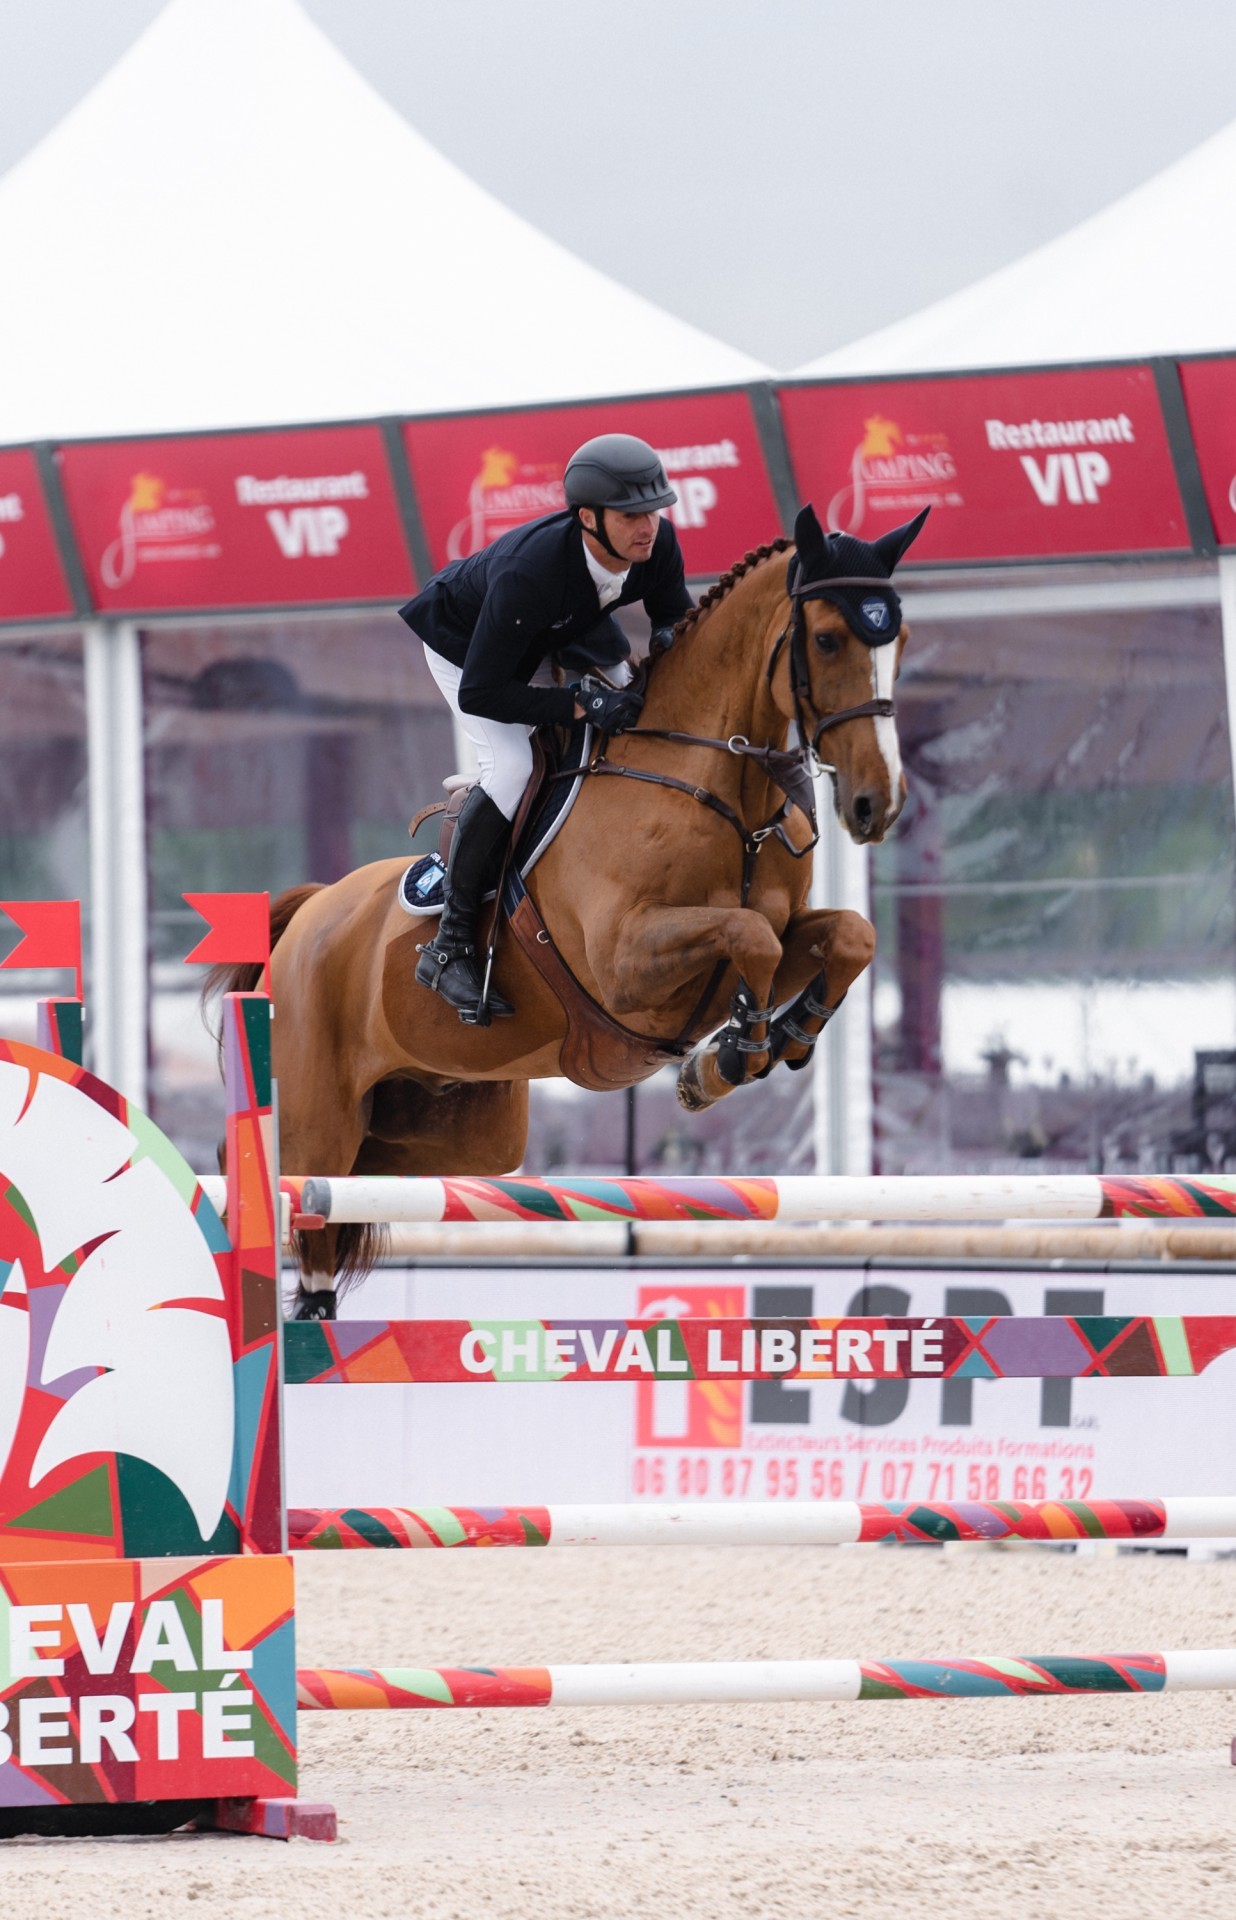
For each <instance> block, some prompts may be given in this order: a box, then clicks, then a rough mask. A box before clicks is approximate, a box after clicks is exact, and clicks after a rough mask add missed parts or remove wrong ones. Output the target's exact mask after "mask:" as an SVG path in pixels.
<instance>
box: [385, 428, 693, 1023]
mask: <svg viewBox="0 0 1236 1920" xmlns="http://www.w3.org/2000/svg"><path fill="white" fill-rule="evenodd" d="M564 490H565V493H566V501H567V504H566V507H565V508H564V509H563V510H562V511H561V512H559V513H551V514H546V515H545V516H544V518H542V519H540V520H533V521H532V522H531V523H530V524H529V525H527V526H522V527H515V528H513V529H512V531H511V532H510V533H504V534H503V535H501V537H500V538H499V539H497V540H495V541H494V542H493V544H492V545H491V546H488V547H485V548H483V549H482V550H481V551H480V552H479V553H474V554H470V555H468V557H467V558H466V559H463V560H456V561H453V562H452V563H451V565H450V566H448V567H444V568H443V570H442V571H441V572H440V573H437V574H435V575H434V577H433V579H432V580H430V582H429V584H428V585H427V586H426V587H425V589H424V591H423V592H421V593H419V594H418V595H417V597H416V598H415V600H410V601H409V602H408V604H407V605H406V606H405V607H401V608H400V617H401V619H403V620H404V621H406V622H407V624H408V626H409V627H411V629H412V631H413V632H414V633H415V634H416V635H417V637H418V638H419V639H420V640H421V641H422V643H423V645H424V648H425V658H426V660H427V662H428V663H429V670H430V672H431V673H432V674H433V677H434V679H435V681H436V682H437V684H438V687H439V688H440V689H441V692H442V695H443V698H444V699H445V700H446V703H447V705H448V706H449V707H450V709H451V712H452V713H453V714H454V716H455V718H456V720H457V721H458V722H459V724H460V726H461V728H462V729H463V732H464V733H465V734H466V735H467V737H468V739H469V740H470V741H471V742H472V745H473V746H474V747H475V749H476V757H477V761H478V764H479V767H480V777H479V780H478V782H477V784H476V786H475V787H473V789H472V791H471V793H470V794H469V795H468V798H467V800H466V801H465V803H464V807H463V810H462V812H461V813H460V815H459V818H458V821H457V823H456V828H455V837H454V840H453V842H452V845H451V851H450V857H449V860H448V862H447V869H446V880H445V903H444V905H443V908H442V917H441V919H440V921H439V922H438V929H437V932H436V934H435V935H434V937H433V939H432V940H431V941H429V942H427V943H426V944H425V945H423V946H422V947H420V948H419V949H418V951H419V953H420V959H419V960H418V961H417V964H416V978H417V981H418V982H419V983H420V985H421V986H423V987H430V988H432V989H433V991H434V992H435V993H439V994H441V996H442V998H443V999H444V1000H445V1001H446V1002H447V1004H448V1005H449V1006H452V1007H454V1008H456V1009H457V1010H458V1012H459V1014H460V1016H461V1018H465V1019H466V1018H468V1017H469V1016H474V1015H475V1013H476V1011H477V1008H478V1007H479V1005H480V1001H481V996H482V981H481V975H480V970H479V968H478V965H477V957H476V923H477V916H478V914H479V912H480V906H481V898H482V894H483V892H484V888H485V883H486V879H487V876H488V874H489V871H490V865H491V861H492V859H493V856H494V854H495V852H496V851H497V850H498V848H499V847H501V845H502V843H503V840H504V839H505V837H506V835H507V834H508V833H509V831H510V827H511V822H512V820H513V819H514V817H515V814H516V811H517V810H518V807H519V803H520V800H521V799H522V797H523V793H524V789H525V787H526V786H527V784H528V780H529V778H530V776H531V773H532V747H531V736H532V733H533V731H534V729H535V728H537V727H539V726H545V725H562V726H569V725H570V724H571V722H572V720H582V719H587V720H590V721H591V722H592V723H593V725H594V726H595V727H597V728H598V729H599V730H600V731H601V732H603V733H609V734H613V733H621V732H623V731H624V730H625V729H626V728H628V727H632V726H634V724H635V722H636V721H637V720H638V719H639V715H640V710H641V708H642V706H643V699H642V697H641V695H640V694H639V693H637V692H636V691H635V690H634V689H633V688H631V687H630V686H629V684H628V683H629V682H630V679H631V670H630V667H629V665H628V663H627V656H628V654H629V653H630V647H629V646H628V644H627V641H626V638H625V636H624V635H623V633H622V630H621V628H620V627H619V625H618V623H617V621H616V620H615V619H614V618H613V616H612V614H611V612H610V609H611V608H612V607H615V606H623V607H625V606H630V605H632V604H633V603H634V602H635V601H642V602H643V605H644V608H645V610H646V612H647V614H648V617H649V619H650V621H651V622H652V626H653V628H654V630H656V629H659V628H664V627H669V626H672V625H673V624H674V622H675V621H677V620H679V619H681V617H682V616H683V614H684V613H686V612H687V611H688V610H689V608H690V607H691V605H692V601H691V596H690V594H689V593H688V592H687V587H686V580H685V576H684V572H683V563H682V552H681V550H680V548H679V545H678V536H677V534H676V533H675V532H674V528H673V525H672V523H671V522H670V521H669V520H666V519H663V518H662V509H663V508H665V507H670V506H673V504H674V502H675V500H676V499H677V498H678V496H677V494H676V493H675V492H674V491H673V489H672V487H671V486H670V484H669V482H668V480H667V479H666V476H665V468H664V467H663V466H662V464H661V461H660V459H659V458H658V456H657V454H656V453H655V452H654V451H653V449H652V448H651V447H650V446H648V445H647V443H646V442H645V441H643V440H637V439H636V438H635V437H634V436H633V435H631V434H627V433H605V434H601V435H599V436H598V437H597V438H596V439H594V440H588V441H586V442H585V444H584V445H583V446H582V447H580V448H579V450H578V451H577V452H576V453H574V454H573V455H572V457H571V459H570V461H569V462H568V464H567V469H566V475H565V479H564ZM550 656H553V657H554V658H555V659H556V661H557V663H558V664H559V665H560V666H561V668H562V669H563V671H564V673H565V674H566V676H567V680H568V682H570V681H571V680H572V677H574V679H575V680H576V681H578V679H579V677H580V675H581V674H582V675H584V676H587V670H588V668H589V667H600V668H602V669H603V670H604V672H605V673H606V676H607V679H608V680H609V681H610V682H611V683H613V684H609V685H607V684H605V683H604V682H602V681H599V680H594V679H592V678H590V677H584V678H583V682H582V685H581V684H566V685H562V686H554V685H544V686H542V685H532V684H530V682H531V681H532V680H533V678H534V676H536V677H538V678H540V677H543V676H542V675H539V674H538V669H542V668H543V666H544V663H545V662H546V661H547V660H548V659H549V658H550ZM489 1011H490V1013H491V1014H499V1015H505V1014H510V1013H512V1012H513V1011H514V1009H513V1008H512V1007H511V1005H510V1003H509V1002H508V1001H506V1000H504V999H503V998H502V997H501V995H499V994H497V993H495V992H493V991H492V990H491V992H490V995H489Z"/></svg>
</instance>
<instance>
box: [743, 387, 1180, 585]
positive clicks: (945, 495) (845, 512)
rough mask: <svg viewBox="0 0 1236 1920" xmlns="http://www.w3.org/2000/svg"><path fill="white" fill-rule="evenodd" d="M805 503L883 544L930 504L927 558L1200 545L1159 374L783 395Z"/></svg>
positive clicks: (922, 545)
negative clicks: (1191, 527) (1174, 454)
mask: <svg viewBox="0 0 1236 1920" xmlns="http://www.w3.org/2000/svg"><path fill="white" fill-rule="evenodd" d="M779 399H780V403H781V410H782V416H783V419H784V422H785V431H786V438H787V441H788V444H789V450H790V458H791V461H792V464H793V467H794V473H795V477H796V479H797V483H798V491H799V494H800V497H801V498H802V499H804V500H810V501H812V502H813V503H814V505H815V508H816V511H817V512H818V514H819V516H820V518H821V520H823V521H824V523H825V524H826V525H827V526H828V527H830V528H836V529H839V530H841V531H844V532H847V533H855V534H860V535H861V536H862V538H863V539H865V540H871V539H875V538H876V536H877V535H879V534H880V533H883V532H886V531H887V530H888V529H889V528H890V527H894V526H898V525H900V524H901V523H902V522H903V521H905V520H908V519H909V518H910V517H911V516H912V515H913V514H915V513H917V512H918V511H919V510H920V508H922V507H930V508H931V510H932V511H931V517H930V519H929V520H928V522H927V525H926V527H925V528H924V530H923V533H922V535H921V537H920V538H919V540H918V541H917V543H916V545H915V549H914V561H915V564H916V565H917V564H919V563H920V562H922V561H949V560H958V561H972V560H1001V559H1008V560H1019V559H1025V560H1030V559H1051V558H1054V557H1057V556H1063V555H1087V554H1096V555H1097V554H1119V553H1141V552H1167V551H1173V550H1178V549H1182V548H1188V547H1189V546H1190V545H1191V542H1190V539H1189V533H1188V528H1187V525H1186V521H1185V514H1184V508H1183V506H1182V504H1181V500H1180V493H1179V489H1178V487H1177V483H1176V475H1175V470H1174V467H1173V464H1172V458H1171V454H1170V451H1169V448H1168V443H1167V435H1166V432H1165V430H1164V425H1163V417H1162V413H1161V410H1160V407H1159V399H1158V394H1157V391H1156V388H1155V382H1154V375H1153V373H1152V372H1151V370H1150V368H1149V367H1135V366H1122V367H1090V368H1081V369H1061V370H1059V371H1054V370H1053V371H1049V372H1043V373H1000V374H967V375H964V376H960V377H957V378H948V379H944V378H937V379H927V380H871V381H867V380H863V381H852V382H850V381H847V382H844V383H840V384H838V385H835V386H810V387H787V388H783V389H781V391H780V394H779Z"/></svg>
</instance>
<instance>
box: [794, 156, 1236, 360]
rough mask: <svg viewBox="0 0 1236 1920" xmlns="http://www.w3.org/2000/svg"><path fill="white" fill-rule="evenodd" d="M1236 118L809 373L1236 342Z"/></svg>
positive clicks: (1115, 355)
mask: <svg viewBox="0 0 1236 1920" xmlns="http://www.w3.org/2000/svg"><path fill="white" fill-rule="evenodd" d="M1234 232H1236V122H1233V124H1232V125H1231V126H1229V127H1225V128H1224V130H1223V131H1222V132H1221V133H1217V134H1215V136H1214V137H1213V139H1210V140H1207V141H1205V142H1204V143H1203V144H1202V145H1201V146H1200V147H1195V148H1194V149H1193V151H1192V152H1191V153H1187V154H1186V155H1185V156H1184V158H1183V159H1182V160H1178V161H1176V162H1175V164H1174V165H1172V166H1170V167H1167V168H1165V169H1164V171H1163V172H1162V173H1159V174H1156V175H1155V177H1154V179H1153V180H1149V181H1147V182H1146V184H1145V185H1144V186H1141V187H1138V188H1136V189H1135V190H1134V192H1132V193H1129V194H1126V195H1125V196H1124V198H1123V199H1121V200H1117V201H1116V203H1115V204H1114V205H1113V206H1110V207H1108V208H1106V209H1105V210H1104V211H1103V212H1102V213H1098V214H1095V215H1094V216H1093V217H1092V218H1091V219H1089V220H1084V221H1083V222H1082V224H1081V225H1080V226H1078V227H1074V228H1073V229H1072V230H1071V231H1070V232H1068V233H1065V234H1062V235H1061V236H1060V238H1059V239H1057V240H1052V241H1049V242H1048V244H1047V245H1046V246H1043V247H1037V248H1036V249H1035V250H1034V252H1033V253H1029V254H1027V255H1026V256H1025V258H1024V259H1022V260H1018V261H1016V262H1015V263H1014V264H1013V265H1012V266H1010V267H1003V268H1002V269H1001V270H1000V271H999V272H998V273H993V274H989V275H988V277H987V278H986V279H984V280H979V281H977V282H976V283H975V284H974V285H973V286H970V287H965V288H963V289H962V291H961V292H960V293H955V294H951V295H950V296H949V298H948V299H946V300H937V301H936V302H935V303H934V304H933V305H931V306H929V307H924V308H922V310H921V311H920V312H918V313H913V314H910V315H909V316H908V318H906V319H905V320H898V321H896V322H895V323H894V324H893V325H892V326H888V327H881V328H880V329H879V330H878V331H877V332H875V333H869V334H867V335H865V336H864V337H863V338H862V339H860V340H855V341H852V342H851V343H850V344H849V345H848V346H844V347H839V348H837V349H836V350H835V351H834V352H832V353H826V354H823V355H822V356H821V357H820V358H819V359H818V360H812V361H811V362H810V363H809V364H808V365H807V366H805V367H800V368H798V372H799V373H800V374H806V375H810V374H821V375H828V374H848V373H897V372H902V371H911V370H924V369H927V368H937V367H939V368H946V367H987V366H1017V365H1021V364H1033V363H1035V362H1038V361H1048V362H1054V361H1061V360H1119V359H1141V358H1143V357H1145V356H1146V355H1149V354H1158V353H1163V354H1178V353H1210V352H1214V351H1225V350H1227V349H1230V348H1232V347H1236V248H1234V247H1233V245H1232V236H1233V233H1234Z"/></svg>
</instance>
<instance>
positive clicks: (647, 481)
mask: <svg viewBox="0 0 1236 1920" xmlns="http://www.w3.org/2000/svg"><path fill="white" fill-rule="evenodd" d="M562 484H563V489H564V491H565V493H566V500H567V505H568V506H569V507H573V508H575V509H576V510H577V511H578V509H579V508H580V507H590V508H591V509H592V511H593V513H595V515H596V519H597V530H596V535H595V538H596V539H598V540H599V541H600V542H601V545H602V546H603V547H604V548H605V549H606V551H607V552H608V553H614V549H613V547H612V546H611V545H610V543H609V536H608V535H607V533H606V531H605V521H604V518H603V516H604V514H605V511H606V509H607V508H612V509H614V511H616V512H618V513H655V512H656V511H657V509H658V508H660V507H672V506H673V504H674V502H675V501H676V500H677V498H678V495H677V494H676V493H675V492H674V489H673V488H672V487H671V485H670V483H669V481H668V480H667V479H666V477H665V468H664V467H663V466H662V464H661V460H660V456H659V455H658V454H657V453H656V452H655V451H654V450H653V448H652V447H650V446H649V445H648V442H647V441H646V440H637V439H636V437H635V435H634V434H633V433H599V434H597V436H596V438H595V439H593V440H585V442H584V444H583V446H582V447H579V448H577V450H576V451H575V452H574V453H573V454H572V455H571V458H570V459H569V460H568V461H567V469H566V473H565V475H564V476H563V483H562ZM614 557H615V559H617V558H618V556H617V554H614Z"/></svg>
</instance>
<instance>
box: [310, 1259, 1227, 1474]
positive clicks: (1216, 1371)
mask: <svg viewBox="0 0 1236 1920" xmlns="http://www.w3.org/2000/svg"><path fill="white" fill-rule="evenodd" d="M1234 1300H1236V1280H1234V1279H1233V1278H1232V1277H1230V1276H1228V1275H1226V1274H1206V1273H1201V1274H1195V1273H1180V1272H1179V1271H1177V1270H1174V1269H1172V1268H1167V1269H1166V1270H1164V1271H1161V1272H1154V1273H1137V1274H1118V1273H1100V1272H1091V1273H1085V1272H1081V1273H1063V1272H1059V1271H1050V1272H1035V1273H1023V1272H1017V1273H1009V1272H1001V1271H995V1270H992V1271H919V1270H914V1271H902V1270H898V1271H894V1270H882V1271H877V1272H873V1273H864V1272H862V1271H855V1270H845V1271H841V1270H836V1269H832V1270H809V1269H808V1270H804V1269H802V1268H795V1269H784V1268H783V1269H773V1268H770V1269H766V1270H759V1269H754V1268H747V1267H744V1268H741V1269H735V1268H732V1267H730V1268H723V1267H718V1268H716V1269H709V1270H704V1269H699V1268H695V1269H682V1268H678V1269H672V1268H666V1269H665V1270H663V1271H649V1270H647V1269H645V1270H642V1271H632V1272H622V1271H615V1272H610V1271H604V1270H596V1269H588V1268H580V1269H577V1270H576V1269H571V1270H564V1269H554V1270H550V1271H546V1270H543V1269H542V1270H535V1269H532V1268H527V1269H523V1270H514V1271H507V1270H503V1271H497V1270H494V1269H482V1268H478V1269H463V1268H452V1269H446V1268H421V1269H418V1270H416V1271H412V1272H391V1271H386V1272H382V1273H379V1274H376V1275H374V1276H373V1277H372V1278H371V1279H370V1280H369V1281H367V1282H366V1283H365V1285H364V1286H363V1287H362V1288H360V1289H358V1290H357V1291H356V1292H355V1293H354V1294H353V1295H352V1296H351V1298H350V1300H349V1301H348V1302H347V1303H346V1311H347V1312H348V1313H349V1315H350V1316H351V1317H356V1318H361V1319H373V1318H377V1317H380V1316H389V1317H390V1318H392V1319H394V1318H408V1319H416V1318H422V1317H423V1318H428V1319H432V1318H436V1317H443V1318H459V1317H468V1318H476V1319H482V1318H485V1317H486V1316H499V1317H502V1318H508V1319H510V1318H517V1317H525V1316H526V1317H528V1318H537V1317H543V1318H547V1319H555V1318H557V1319H561V1318H564V1317H566V1318H573V1319H576V1320H579V1319H583V1318H592V1317H595V1318H597V1319H604V1318H607V1317H614V1318H625V1317H632V1316H639V1317H641V1318H655V1317H658V1316H665V1317H671V1318H677V1317H680V1316H684V1315H701V1316H702V1315H725V1316H729V1315H733V1316H747V1315H752V1316H758V1317H769V1318H778V1317H782V1316H784V1317H787V1318H795V1319H798V1318H804V1317H811V1316H812V1315H825V1316H836V1315H842V1314H891V1315H895V1316H900V1315H911V1316H917V1315H929V1314H947V1315H952V1314H961V1315H976V1314H977V1315H987V1314H997V1313H1014V1314H1032V1315H1038V1314H1044V1313H1047V1314H1056V1313H1059V1314H1116V1315H1125V1314H1138V1313H1160V1314H1162V1313H1226V1312H1230V1311H1232V1310H1233V1301H1234ZM1234 1384H1236V1354H1229V1355H1226V1356H1224V1357H1222V1358H1220V1359H1219V1360H1216V1361H1215V1362H1214V1363H1213V1364H1212V1365H1211V1366H1210V1367H1209V1368H1208V1369H1207V1370H1206V1372H1205V1373H1203V1374H1202V1375H1200V1376H1199V1377H1197V1378H1168V1379H1162V1378H1135V1379H1128V1380H1111V1379H1101V1380H1049V1381H1039V1380H993V1381H988V1380H975V1381H969V1380H948V1381H900V1380H893V1381H878V1382H875V1383H872V1384H869V1385H861V1384H858V1383H854V1382H841V1381H831V1380H830V1381H816V1382H812V1383H810V1384H808V1383H806V1382H799V1381H795V1380H788V1381H784V1382H782V1381H746V1382H732V1383H731V1382H703V1383H699V1384H696V1383H685V1384H678V1383H656V1384H645V1385H635V1384H632V1385H630V1386H625V1385H614V1384H610V1383H606V1384H605V1385H603V1386H602V1385H598V1386H595V1387H591V1388H590V1387H588V1386H586V1385H580V1384H566V1383H563V1384H551V1385H544V1386H521V1388H520V1391H519V1392H518V1393H515V1392H512V1391H508V1390H506V1389H504V1388H503V1387H502V1386H501V1385H499V1384H497V1383H495V1385H494V1388H493V1391H492V1392H488V1393H486V1392H478V1391H477V1389H476V1387H475V1386H474V1385H469V1386H468V1387H466V1388H465V1387H460V1386H421V1387H415V1386H414V1387H402V1386H383V1387H351V1388H339V1389H323V1388H319V1387H314V1388H308V1387H302V1388H292V1389H290V1390H289V1392H288V1395H287V1404H288V1444H289V1462H288V1465H289V1472H288V1498H289V1503H290V1504H291V1505H293V1506H297V1505H304V1506H344V1505H349V1504H358V1505H363V1504H373V1505H386V1506H415V1505H419V1504H425V1503H433V1504H449V1505H461V1506H490V1505H503V1504H510V1503H515V1502H518V1501H537V1502H552V1501H605V1500H642V1499H647V1500H666V1499H673V1500H691V1499H700V1500H720V1501H725V1500H821V1499H824V1500H862V1501H889V1500H897V1501H902V1500H911V1501H913V1500H924V1501H935V1502H949V1501H958V1500H1054V1499H1075V1500H1085V1499H1088V1498H1091V1497H1094V1498H1111V1497H1118V1496H1123V1497H1134V1498H1138V1497H1147V1498H1148V1497H1152V1496H1160V1495H1163V1494H1219V1493H1229V1492H1231V1491H1232V1490H1233V1484H1234V1483H1236V1395H1234V1394H1233V1385H1234Z"/></svg>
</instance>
